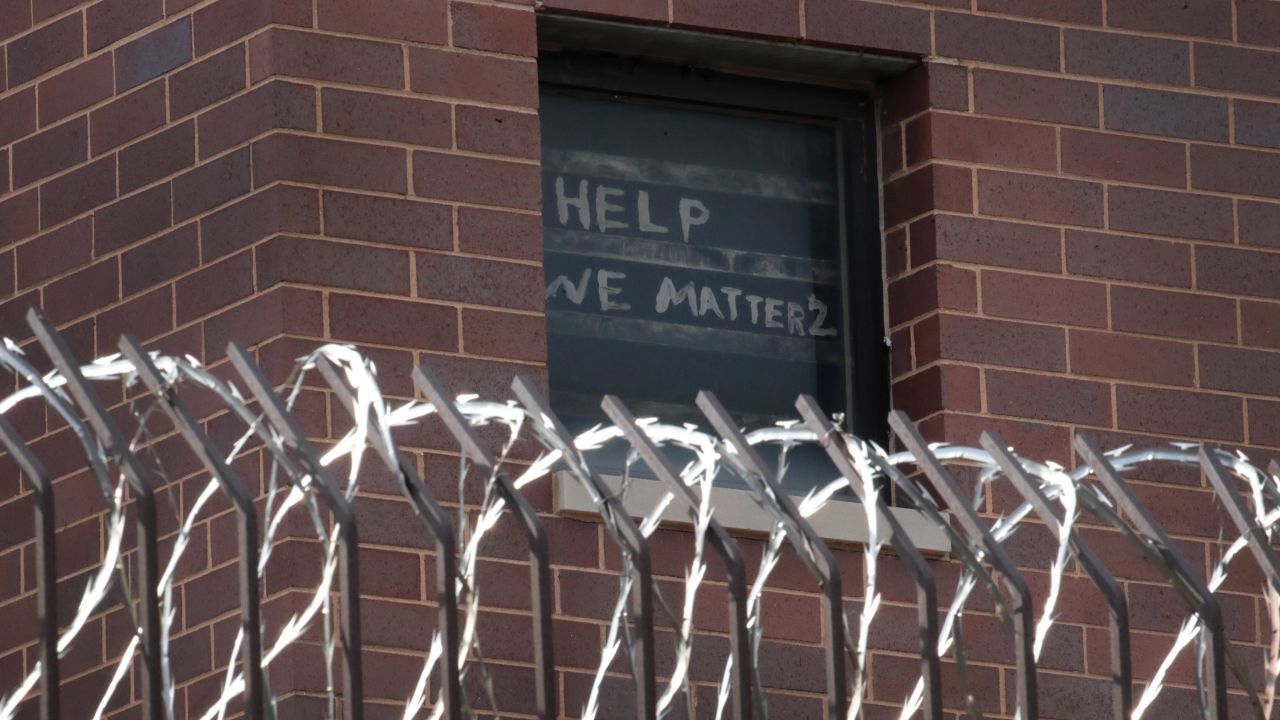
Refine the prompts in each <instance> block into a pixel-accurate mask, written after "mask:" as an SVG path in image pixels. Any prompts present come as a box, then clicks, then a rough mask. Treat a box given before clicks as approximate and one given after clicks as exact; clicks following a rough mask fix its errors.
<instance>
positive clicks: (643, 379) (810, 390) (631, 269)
mask: <svg viewBox="0 0 1280 720" xmlns="http://www.w3.org/2000/svg"><path fill="white" fill-rule="evenodd" d="M749 89H750V88H748V90H749ZM735 91H740V90H739V89H737V88H735ZM818 92H821V91H818ZM831 92H840V91H831ZM686 94H687V93H686ZM717 94H718V92H713V93H711V95H712V98H709V99H708V101H705V102H699V101H698V100H701V99H702V98H701V97H699V98H697V99H693V100H692V101H690V99H689V98H684V99H680V100H676V99H673V98H671V97H654V96H652V95H648V96H644V97H642V96H639V95H633V94H628V93H620V92H608V93H602V92H598V91H593V90H591V89H584V88H583V87H573V86H565V85H556V86H551V85H544V88H543V93H542V100H541V111H540V112H541V122H542V169H543V175H542V184H543V187H542V192H543V207H542V214H543V227H544V234H545V251H546V254H545V269H546V295H547V328H548V365H549V371H550V379H551V393H552V403H553V405H554V406H555V408H556V410H557V412H558V413H560V414H561V415H562V416H563V417H564V419H565V421H566V423H567V424H569V425H570V427H571V428H573V429H575V430H577V429H582V428H585V427H587V426H590V425H593V424H595V423H597V422H601V421H603V413H602V412H601V410H600V405H599V403H600V398H601V396H602V395H604V394H606V393H612V394H616V395H619V396H621V398H622V399H623V400H624V401H625V402H626V403H627V405H628V406H629V407H630V408H631V409H632V411H633V412H635V413H636V414H637V415H639V416H646V415H653V416H658V417H660V418H662V419H663V420H664V421H667V422H672V423H682V422H694V423H699V424H701V425H703V426H705V423H704V422H701V420H702V418H701V415H700V414H699V413H698V411H697V410H696V408H694V406H693V399H694V396H695V393H696V392H697V391H698V390H700V389H707V390H711V391H714V392H715V393H716V395H717V396H718V397H719V398H720V400H721V401H722V402H723V403H724V405H725V406H726V407H727V408H728V409H729V410H730V412H732V413H733V414H734V416H735V418H736V419H737V420H738V421H739V423H741V424H742V425H744V426H748V427H760V426H765V425H769V424H771V423H773V422H776V421H777V420H779V419H781V418H791V417H794V416H795V410H794V403H795V399H796V396H797V395H798V394H800V393H805V394H809V395H812V396H814V397H816V398H817V399H818V401H819V403H820V404H821V405H822V406H823V407H824V409H826V410H827V411H828V412H830V413H845V412H847V411H848V409H849V407H850V403H851V402H852V401H853V400H852V398H851V396H852V395H853V393H852V392H851V387H850V378H851V377H852V372H853V365H854V363H853V362H852V359H851V358H852V356H851V348H852V347H854V346H855V345H856V342H857V341H856V339H854V338H852V337H851V336H850V335H851V332H854V330H855V329H856V328H853V327H852V325H851V323H850V322H849V320H848V316H849V314H850V313H849V312H848V308H849V303H850V300H849V293H848V288H849V285H850V272H851V270H852V269H854V268H855V267H856V265H857V264H858V263H859V262H860V259H859V258H857V257H854V256H851V255H850V253H848V252H847V250H846V247H847V242H846V240H845V237H846V235H847V231H846V225H847V219H848V218H847V213H848V207H847V202H846V198H847V196H848V193H849V188H848V186H847V182H846V168H845V163H846V162H847V155H846V152H845V151H846V149H847V148H846V147H845V144H846V143H847V142H848V140H849V139H848V137H847V135H848V131H847V126H846V125H845V124H842V120H841V119H840V118H824V117H821V116H815V115H809V114H798V113H789V112H780V111H771V110H769V109H767V108H760V107H750V106H748V107H743V104H741V103H732V102H729V103H718V102H712V101H711V100H714V96H715V95H717ZM753 104H758V103H749V104H748V105H753ZM858 140H859V141H860V140H861V139H860V138H858ZM872 222H873V223H874V218H872ZM871 256H872V257H874V258H877V259H876V266H875V267H874V268H870V269H869V270H868V272H869V274H870V276H871V277H872V278H875V280H876V281H877V285H878V277H879V263H878V255H876V254H875V253H872V255H871ZM877 292H878V291H877ZM876 312H878V308H877V309H876ZM877 339H878V338H877ZM796 460H800V458H796ZM824 479H825V478H824Z"/></svg>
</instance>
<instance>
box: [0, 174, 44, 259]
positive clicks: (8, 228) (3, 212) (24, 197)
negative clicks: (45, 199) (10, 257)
mask: <svg viewBox="0 0 1280 720" xmlns="http://www.w3.org/2000/svg"><path fill="white" fill-rule="evenodd" d="M39 197H40V196H39V191H38V190H36V189H35V188H32V189H31V190H28V191H27V192H25V193H21V194H18V195H14V196H12V197H8V198H5V199H4V200H0V247H8V246H9V245H12V244H13V243H15V242H17V241H18V240H21V239H23V238H25V237H29V236H31V235H34V234H35V233H36V231H38V230H39V229H40V202H39Z"/></svg>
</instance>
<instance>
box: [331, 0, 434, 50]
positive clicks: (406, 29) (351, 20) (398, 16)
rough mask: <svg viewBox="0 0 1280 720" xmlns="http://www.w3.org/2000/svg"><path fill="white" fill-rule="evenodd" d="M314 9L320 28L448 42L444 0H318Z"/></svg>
mask: <svg viewBox="0 0 1280 720" xmlns="http://www.w3.org/2000/svg"><path fill="white" fill-rule="evenodd" d="M317 11H318V13H319V25H318V27H319V28H320V29H321V30H335V31H338V32H344V33H352V34H355V35H372V36H374V37H378V38H383V39H387V40H407V41H410V42H421V43H430V44H432V45H444V44H446V43H448V42H449V30H448V28H449V16H448V13H449V10H448V6H447V4H446V2H445V0H388V1H387V2H379V3H375V4H373V5H369V4H367V3H360V2H355V1H354V0H320V1H319V2H318V3H317ZM456 17H457V16H456V15H455V22H456ZM455 32H456V25H455Z"/></svg>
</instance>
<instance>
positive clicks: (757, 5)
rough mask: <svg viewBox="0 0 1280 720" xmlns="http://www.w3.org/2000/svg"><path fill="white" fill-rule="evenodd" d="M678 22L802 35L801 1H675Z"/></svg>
mask: <svg viewBox="0 0 1280 720" xmlns="http://www.w3.org/2000/svg"><path fill="white" fill-rule="evenodd" d="M671 19H672V22H674V23H675V24H676V25H688V26H692V27H702V28H708V29H713V30H722V31H723V30H727V31H730V32H739V33H750V34H753V35H767V36H772V37H787V38H796V37H799V36H800V4H799V3H798V2H797V1H796V0H747V1H746V2H733V0H673V2H672V4H671Z"/></svg>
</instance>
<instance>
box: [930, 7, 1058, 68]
mask: <svg viewBox="0 0 1280 720" xmlns="http://www.w3.org/2000/svg"><path fill="white" fill-rule="evenodd" d="M934 43H935V45H934V52H936V53H937V54H938V55H941V56H943V57H957V58H964V59H966V60H982V61H985V62H990V63H996V64H999V65H1016V66H1018V67H1027V68H1036V69H1038V70H1057V69H1058V54H1059V48H1058V30H1057V28H1055V27H1052V26H1049V25H1038V24H1034V23H1026V22H1019V21H1016V20H1003V19H999V18H993V17H985V16H977V15H962V14H959V13H943V12H939V13H936V14H935V15H934Z"/></svg>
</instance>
